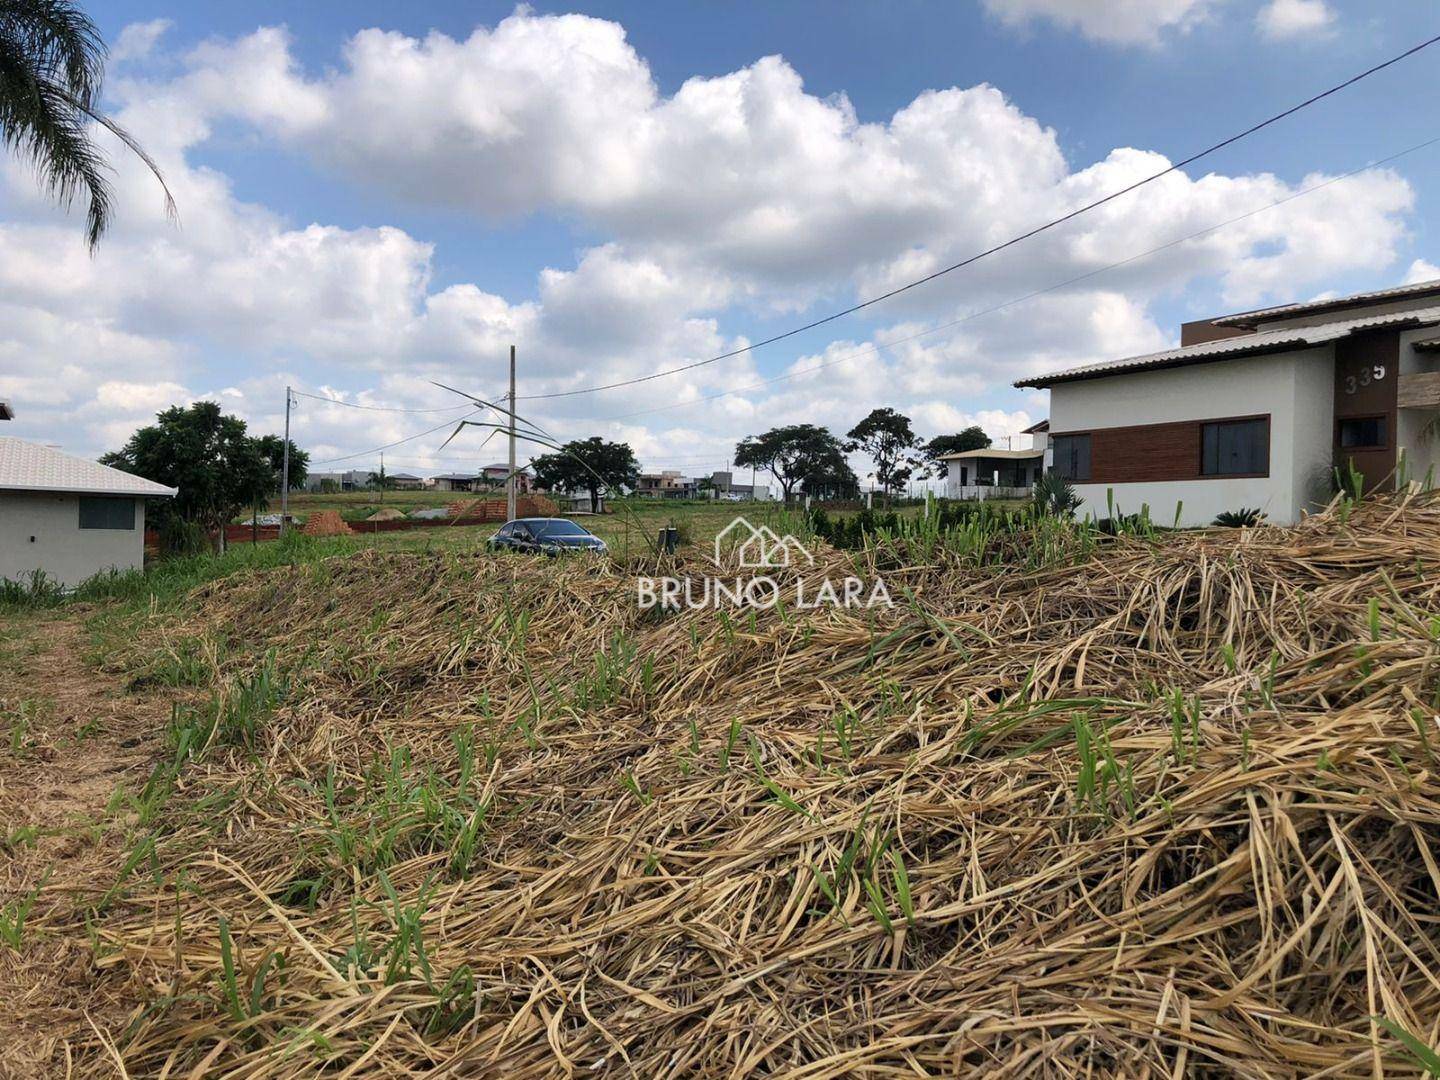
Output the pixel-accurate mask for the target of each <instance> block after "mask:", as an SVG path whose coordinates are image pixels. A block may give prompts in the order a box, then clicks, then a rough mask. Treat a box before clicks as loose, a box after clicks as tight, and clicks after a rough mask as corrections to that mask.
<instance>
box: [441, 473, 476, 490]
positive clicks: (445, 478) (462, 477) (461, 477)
mask: <svg viewBox="0 0 1440 1080" xmlns="http://www.w3.org/2000/svg"><path fill="white" fill-rule="evenodd" d="M431 479H432V483H431V486H432V487H433V488H434V489H435V490H436V491H474V490H475V480H476V478H475V475H474V474H473V473H445V474H444V475H442V476H436V477H432V478H431Z"/></svg>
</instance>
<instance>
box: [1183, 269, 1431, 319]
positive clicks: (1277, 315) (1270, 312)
mask: <svg viewBox="0 0 1440 1080" xmlns="http://www.w3.org/2000/svg"><path fill="white" fill-rule="evenodd" d="M1431 293H1435V294H1440V279H1436V280H1433V281H1416V282H1412V283H1411V284H1409V285H1397V286H1395V287H1394V288H1391V289H1376V290H1375V291H1373V292H1362V293H1352V294H1351V295H1349V296H1332V297H1331V298H1330V299H1328V300H1310V301H1307V302H1306V303H1303V304H1281V305H1280V306H1279V307H1270V308H1257V309H1256V310H1255V311H1241V312H1237V313H1236V314H1234V315H1222V316H1220V318H1218V319H1211V320H1210V321H1211V322H1212V323H1214V324H1215V325H1216V326H1254V325H1255V324H1256V323H1261V322H1266V321H1268V320H1270V319H1288V318H1293V317H1295V316H1297V315H1310V314H1318V313H1320V312H1324V311H1336V310H1339V309H1340V308H1347V307H1357V306H1359V305H1360V304H1376V303H1382V302H1384V301H1387V300H1405V299H1408V298H1411V297H1422V296H1426V295H1428V294H1431Z"/></svg>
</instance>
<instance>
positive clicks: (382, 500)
mask: <svg viewBox="0 0 1440 1080" xmlns="http://www.w3.org/2000/svg"><path fill="white" fill-rule="evenodd" d="M380 505H381V506H384V505H385V451H384V450H381V451H380Z"/></svg>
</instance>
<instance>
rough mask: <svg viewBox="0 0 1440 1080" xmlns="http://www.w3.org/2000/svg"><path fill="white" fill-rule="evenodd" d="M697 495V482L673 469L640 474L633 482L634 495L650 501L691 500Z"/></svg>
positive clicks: (698, 488) (698, 491)
mask: <svg viewBox="0 0 1440 1080" xmlns="http://www.w3.org/2000/svg"><path fill="white" fill-rule="evenodd" d="M699 493H700V484H699V481H696V480H692V479H691V478H690V477H688V476H685V475H684V474H682V473H680V472H678V471H676V470H674V469H666V470H665V471H664V472H658V473H641V474H640V475H639V477H637V478H636V481H635V494H636V495H643V496H645V497H647V498H651V499H693V498H695V497H696V496H697V495H698V494H699Z"/></svg>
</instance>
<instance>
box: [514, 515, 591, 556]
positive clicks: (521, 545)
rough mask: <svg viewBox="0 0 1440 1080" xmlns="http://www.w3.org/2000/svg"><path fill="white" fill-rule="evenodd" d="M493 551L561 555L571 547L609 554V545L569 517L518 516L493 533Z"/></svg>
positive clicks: (572, 549) (573, 549)
mask: <svg viewBox="0 0 1440 1080" xmlns="http://www.w3.org/2000/svg"><path fill="white" fill-rule="evenodd" d="M489 543H490V550H491V551H526V552H530V553H533V554H539V555H561V554H564V553H566V552H570V551H593V552H596V553H598V554H601V555H603V554H605V552H607V551H609V550H610V549H609V547H608V546H607V545H606V543H605V541H604V540H601V539H600V538H599V537H598V536H596V535H595V534H594V533H592V532H590V531H588V530H587V529H584V528H582V527H581V526H579V525H577V524H575V522H573V521H571V520H570V519H569V518H516V519H515V520H514V521H507V522H506V523H505V524H504V525H501V526H500V530H499V531H498V532H497V533H496V534H495V535H494V536H492V537H490V541H489Z"/></svg>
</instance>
